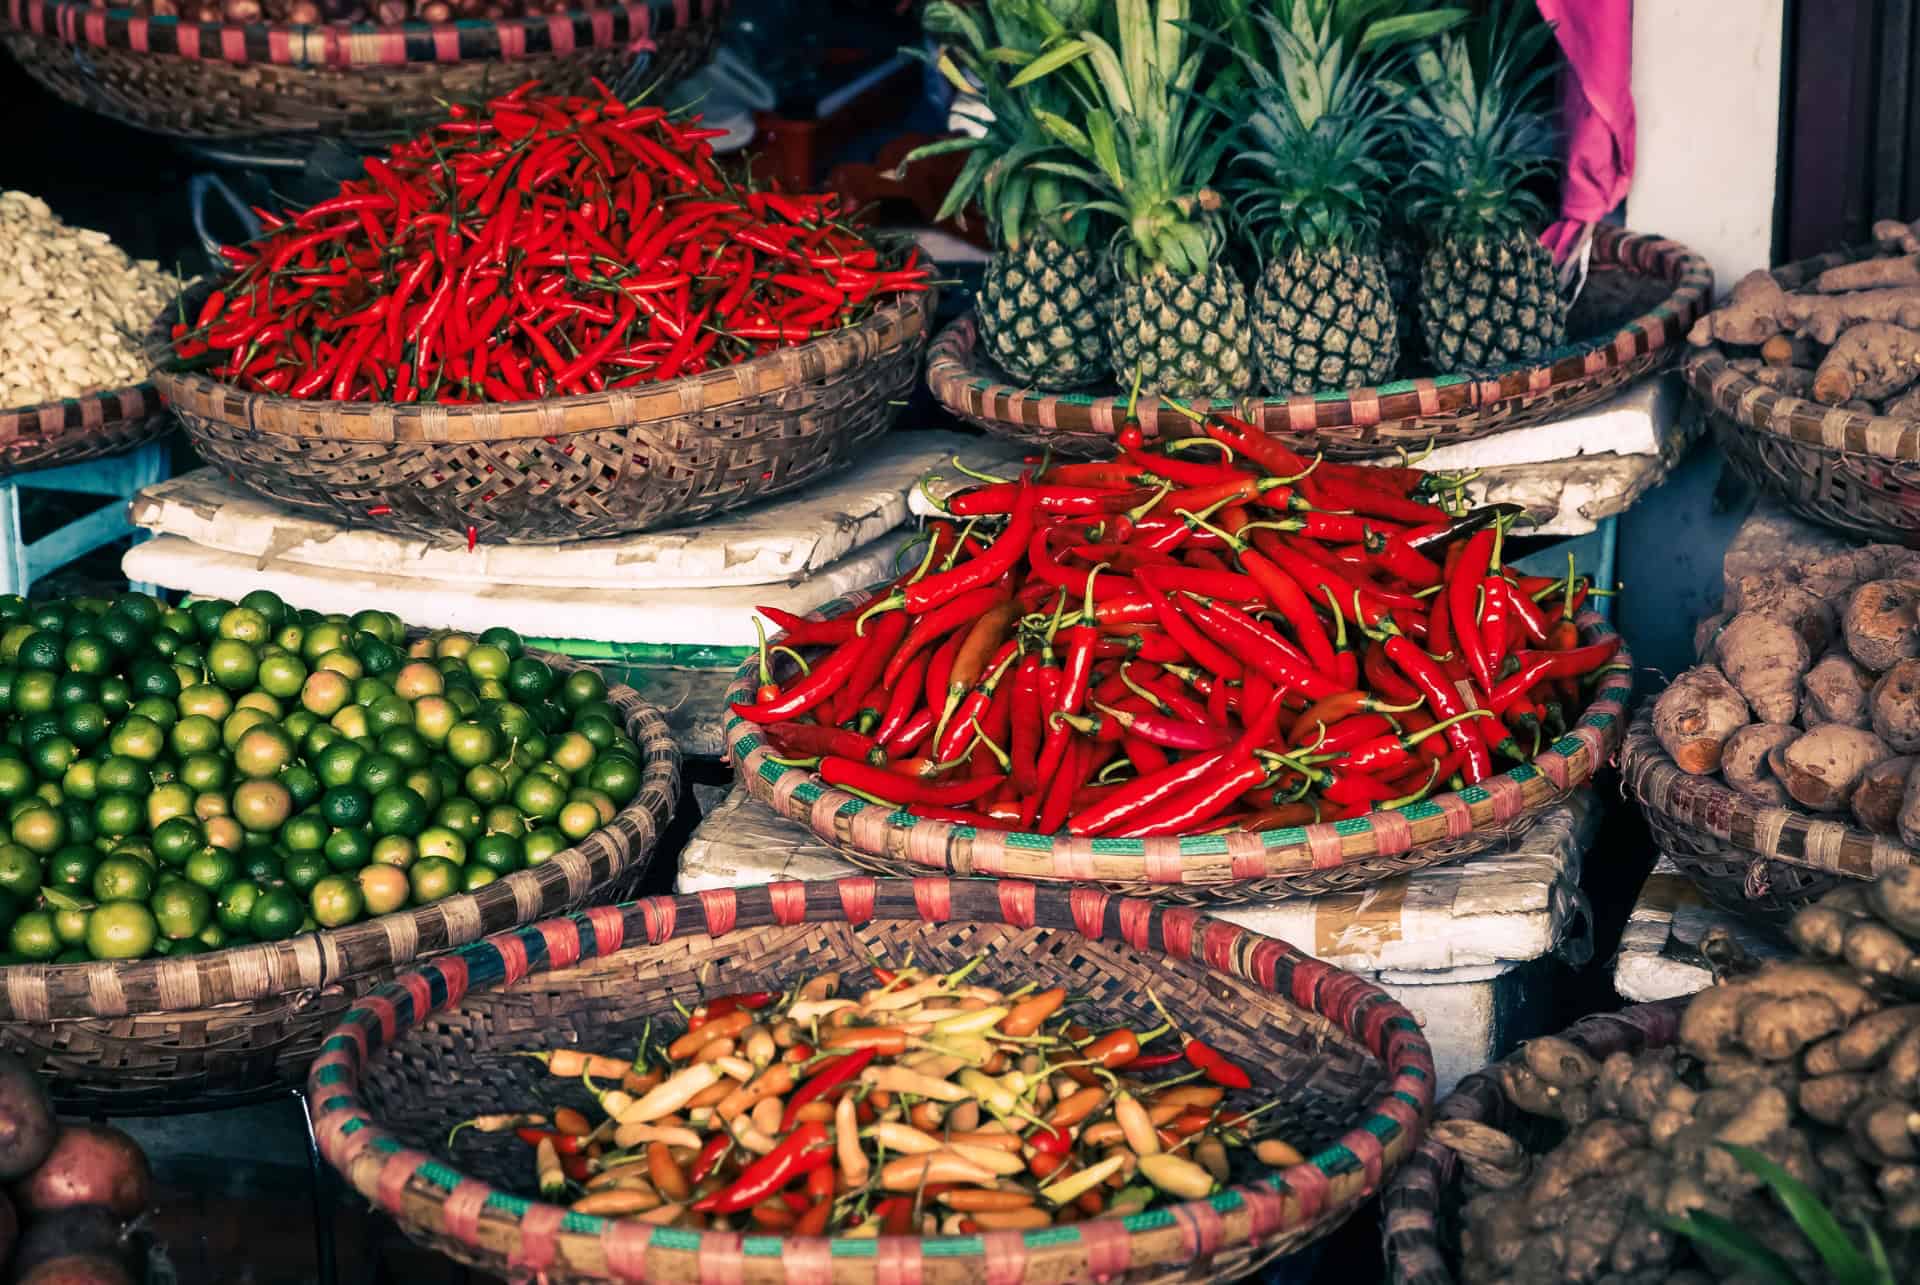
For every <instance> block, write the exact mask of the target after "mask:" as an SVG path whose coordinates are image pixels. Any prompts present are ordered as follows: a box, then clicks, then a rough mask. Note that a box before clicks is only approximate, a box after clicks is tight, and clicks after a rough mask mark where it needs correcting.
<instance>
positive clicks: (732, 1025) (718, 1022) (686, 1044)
mask: <svg viewBox="0 0 1920 1285" xmlns="http://www.w3.org/2000/svg"><path fill="white" fill-rule="evenodd" d="M751 1025H753V1014H752V1013H750V1012H748V1011H747V1010H745V1009H739V1008H737V1009H735V1010H734V1011H733V1012H731V1013H728V1014H726V1015H725V1016H723V1017H716V1018H714V1019H713V1020H712V1021H711V1022H705V1023H702V1024H701V1025H700V1026H698V1027H697V1028H695V1029H694V1030H691V1031H688V1032H687V1033H686V1034H685V1035H682V1036H681V1037H680V1038H679V1039H677V1040H675V1041H674V1042H673V1043H671V1044H669V1045H667V1057H668V1058H670V1059H671V1060H673V1061H675V1062H684V1061H685V1060H686V1059H688V1058H690V1057H692V1056H693V1055H694V1054H695V1053H698V1052H699V1051H700V1050H701V1049H702V1048H704V1047H705V1046H706V1045H708V1044H710V1043H712V1042H713V1041H714V1040H722V1039H726V1038H728V1037H729V1036H733V1035H738V1034H739V1033H740V1032H741V1031H744V1030H746V1029H747V1027H749V1026H751Z"/></svg>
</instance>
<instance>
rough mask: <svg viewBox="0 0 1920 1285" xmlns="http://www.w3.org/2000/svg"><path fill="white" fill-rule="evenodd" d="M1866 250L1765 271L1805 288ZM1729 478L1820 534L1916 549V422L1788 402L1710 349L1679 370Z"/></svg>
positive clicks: (1919, 464)
mask: <svg viewBox="0 0 1920 1285" xmlns="http://www.w3.org/2000/svg"><path fill="white" fill-rule="evenodd" d="M1870 252H1871V251H1870V249H1868V248H1865V247H1863V248H1861V249H1859V250H1854V251H1842V252H1839V253H1836V254H1825V255H1821V256H1820V257H1819V258H1815V259H1803V260H1801V261H1800V262H1799V263H1790V264H1788V265H1787V266H1785V267H1784V268H1777V269H1775V270H1774V273H1773V279H1774V280H1775V281H1778V282H1779V283H1780V285H1781V287H1782V288H1783V289H1787V290H1793V289H1797V288H1798V287H1800V286H1803V285H1805V284H1806V283H1808V282H1809V281H1811V280H1813V278H1815V277H1817V276H1819V275H1820V274H1821V273H1822V272H1825V271H1826V270H1827V269H1828V268H1833V267H1838V266H1839V265H1840V264H1843V263H1852V262H1854V261H1855V260H1857V259H1860V258H1863V257H1865V256H1866V255H1868V254H1869V253H1870ZM1683 370H1684V371H1685V374H1686V379H1687V386H1688V388H1690V389H1691V390H1692V392H1693V395H1694V397H1695V398H1696V399H1697V400H1698V401H1699V402H1700V404H1701V406H1702V407H1703V408H1704V409H1705V410H1706V412H1707V418H1708V422H1709V423H1710V424H1711V425H1712V426H1713V437H1714V440H1715V441H1716V442H1718V443H1719V444H1720V449H1721V450H1723V451H1725V452H1726V456H1727V461H1728V463H1730V464H1732V465H1733V468H1734V471H1735V472H1736V473H1738V474H1740V476H1742V477H1744V478H1746V479H1747V481H1749V482H1751V483H1752V484H1753V485H1754V486H1756V487H1758V488H1759V489H1760V490H1762V491H1765V492H1767V493H1769V494H1771V495H1774V496H1777V497H1778V498H1779V499H1780V500H1781V502H1782V503H1784V504H1785V505H1786V506H1787V507H1788V508H1790V509H1792V510H1793V511H1794V512H1796V513H1798V514H1800V515H1801V516H1802V517H1805V518H1810V519H1812V520H1813V521H1815V522H1818V523H1820V524H1821V525H1823V526H1829V527H1832V528H1834V529H1835V530H1837V531H1844V532H1846V533H1847V534H1849V535H1854V536H1858V537H1860V538H1861V539H1864V540H1879V541H1885V542H1888V543H1892V544H1906V545H1917V546H1920V419H1894V418H1890V417H1888V416H1885V415H1863V414H1861V413H1860V412H1858V411H1850V410H1841V409H1840V408H1839V407H1836V406H1823V405H1821V404H1820V403H1819V402H1812V401H1808V400H1806V399H1805V398H1802V397H1790V396H1788V395H1787V394H1785V393H1780V392H1775V391H1774V390H1773V389H1771V388H1767V387H1765V386H1764V385H1762V384H1759V383H1756V382H1755V381H1754V380H1753V378H1752V377H1751V376H1749V375H1746V374H1743V373H1742V372H1740V371H1737V370H1735V369H1733V368H1732V367H1731V366H1729V365H1727V357H1726V354H1725V353H1724V352H1722V351H1721V350H1720V349H1719V348H1717V347H1713V348H1701V349H1696V350H1695V351H1694V352H1692V353H1691V354H1689V355H1688V357H1687V359H1686V362H1685V364H1684V366H1683Z"/></svg>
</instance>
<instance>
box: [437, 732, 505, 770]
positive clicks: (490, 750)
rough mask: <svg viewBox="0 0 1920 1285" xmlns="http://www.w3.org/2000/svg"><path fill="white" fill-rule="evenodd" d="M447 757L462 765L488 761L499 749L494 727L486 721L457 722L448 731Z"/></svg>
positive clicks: (470, 765) (473, 765)
mask: <svg viewBox="0 0 1920 1285" xmlns="http://www.w3.org/2000/svg"><path fill="white" fill-rule="evenodd" d="M446 748H447V757H448V758H450V759H452V760H453V761H454V762H455V763H458V764H459V765H460V766H461V767H475V766H477V765H479V764H481V763H488V762H491V761H492V760H493V756H494V755H495V754H496V753H497V752H498V751H499V741H498V738H496V737H495V736H494V734H493V729H492V728H490V727H488V726H487V725H486V724H484V723H475V722H463V723H455V724H454V725H453V726H452V727H451V728H450V729H448V731H447V746H446Z"/></svg>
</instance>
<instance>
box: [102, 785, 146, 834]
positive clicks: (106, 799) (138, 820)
mask: <svg viewBox="0 0 1920 1285" xmlns="http://www.w3.org/2000/svg"><path fill="white" fill-rule="evenodd" d="M145 825H146V807H145V806H144V805H143V804H142V803H141V801H140V800H139V799H138V798H136V797H135V796H133V795H131V794H103V795H101V796H100V797H99V798H98V799H96V800H95V801H94V804H93V828H94V829H96V830H98V831H99V832H100V833H101V834H104V835H108V836H110V837H112V838H116V839H117V838H120V837H121V836H123V835H129V834H133V833H135V832H136V831H138V830H140V829H141V828H142V827H143V826H145Z"/></svg>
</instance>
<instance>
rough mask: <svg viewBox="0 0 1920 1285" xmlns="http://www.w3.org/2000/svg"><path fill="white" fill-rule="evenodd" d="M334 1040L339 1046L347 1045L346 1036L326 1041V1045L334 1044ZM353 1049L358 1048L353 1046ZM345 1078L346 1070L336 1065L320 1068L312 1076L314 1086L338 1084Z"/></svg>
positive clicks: (337, 1036)
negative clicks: (338, 1042)
mask: <svg viewBox="0 0 1920 1285" xmlns="http://www.w3.org/2000/svg"><path fill="white" fill-rule="evenodd" d="M334 1040H338V1041H340V1043H341V1044H345V1043H347V1037H346V1036H344V1035H336V1036H334V1037H333V1039H332V1040H328V1041H327V1045H331V1044H332V1043H333V1042H334ZM327 1045H323V1046H322V1047H326V1046H327ZM354 1047H356V1048H358V1047H359V1046H358V1045H355V1046H354ZM346 1078H347V1068H346V1067H344V1066H339V1065H337V1064H336V1065H331V1066H323V1067H321V1068H320V1070H319V1071H318V1072H317V1073H316V1074H315V1075H314V1077H313V1082H314V1083H315V1084H338V1083H340V1081H342V1080H344V1079H346Z"/></svg>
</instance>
